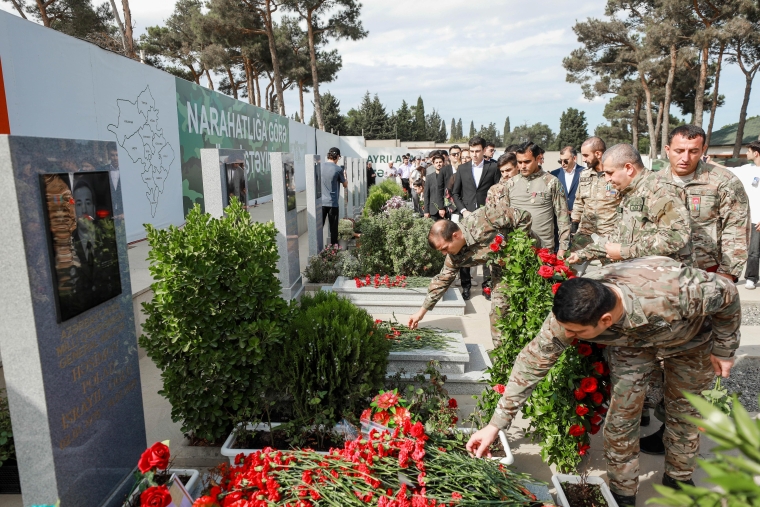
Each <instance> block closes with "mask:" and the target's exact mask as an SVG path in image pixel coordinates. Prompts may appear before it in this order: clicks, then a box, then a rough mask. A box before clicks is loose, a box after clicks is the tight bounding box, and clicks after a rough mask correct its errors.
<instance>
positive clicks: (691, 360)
mask: <svg viewBox="0 0 760 507" xmlns="http://www.w3.org/2000/svg"><path fill="white" fill-rule="evenodd" d="M740 324H741V304H740V301H739V294H738V291H737V290H736V287H735V286H734V284H733V283H731V282H730V281H729V280H727V279H726V278H724V277H721V276H718V275H716V274H714V273H708V272H706V271H702V270H699V269H696V268H692V267H688V266H686V265H684V264H682V263H680V262H678V261H675V260H673V259H669V258H667V257H644V258H641V259H634V260H631V261H626V262H620V263H615V264H611V265H608V266H605V267H602V268H601V269H600V270H598V271H595V272H594V273H592V274H590V275H587V277H584V278H574V279H572V280H567V281H565V282H563V283H562V285H561V286H560V287H559V290H557V294H556V295H555V298H554V305H553V307H552V313H551V314H549V316H548V317H547V318H546V320H545V321H544V324H543V327H542V328H541V331H540V332H539V334H538V335H537V336H536V337H535V338H534V339H533V341H531V342H530V343H529V344H528V345H526V346H525V348H524V349H523V350H522V352H520V354H519V355H518V357H517V359H516V361H515V365H514V368H513V369H512V374H511V375H510V378H509V383H508V384H507V386H506V389H505V391H504V394H503V395H502V397H501V399H500V400H499V403H498V407H497V409H496V410H495V412H494V414H493V417H492V418H491V421H490V422H489V424H488V425H487V426H486V427H485V428H482V429H481V430H479V431H478V432H477V433H475V434H473V436H472V437H471V438H470V440H469V442H468V443H467V450H468V451H470V452H473V453H475V454H476V455H477V456H478V457H480V456H482V455H483V454H484V453H485V452H486V451H487V448H488V446H489V445H490V444H491V443H492V442H493V441H494V439H495V438H496V436H497V434H498V431H499V430H500V429H507V428H509V426H510V425H511V423H512V420H513V419H514V416H515V414H516V413H517V410H518V409H519V408H520V406H521V405H522V404H523V403H525V400H526V399H527V398H528V397H529V396H530V393H531V392H532V391H533V389H534V388H535V386H536V385H537V384H538V383H539V382H540V381H541V380H542V379H543V378H544V377H545V376H546V374H547V373H548V371H549V370H550V369H551V368H552V366H553V365H554V363H555V362H556V361H557V360H558V359H559V357H560V355H561V354H562V352H563V350H564V349H565V348H566V347H568V346H569V345H571V344H572V343H573V341H574V340H576V339H579V340H585V341H588V342H591V343H596V344H600V345H602V344H603V345H606V346H607V349H606V353H607V358H608V361H609V367H610V378H611V381H612V392H611V398H610V405H609V411H608V413H607V420H606V422H605V425H604V452H605V457H606V459H607V475H608V477H609V479H610V488H611V490H612V492H613V494H614V495H615V497H616V499H617V502H618V504H619V505H635V501H636V499H635V495H636V491H637V488H638V480H639V479H638V475H639V457H638V453H639V449H638V440H639V414H640V413H641V409H642V406H643V404H644V394H645V389H646V383H647V380H648V378H649V374H650V372H651V370H652V368H653V366H654V365H655V363H656V362H657V361H658V360H659V359H660V358H662V359H664V365H665V371H666V377H665V378H666V383H665V410H666V414H667V419H666V430H665V446H666V449H667V452H666V457H665V475H664V476H663V484H665V485H667V486H670V487H680V486H681V485H682V484H683V483H687V484H693V482H692V481H691V475H692V472H693V471H694V468H695V465H696V458H697V455H698V452H699V432H698V430H697V427H696V426H695V425H694V424H692V423H690V422H688V421H686V420H685V419H683V416H685V415H690V416H695V417H696V416H697V415H698V414H697V412H696V410H695V409H694V408H693V407H692V406H691V404H690V403H689V402H688V401H687V400H686V398H685V397H684V395H683V392H689V393H693V394H697V395H698V394H699V393H700V392H701V391H702V390H705V389H708V388H709V386H710V384H711V382H712V380H713V376H714V375H722V376H724V377H728V374H729V372H730V370H731V366H732V365H733V356H734V353H735V352H736V349H737V348H738V347H739V340H740V333H739V326H740ZM568 438H571V437H569V436H568Z"/></svg>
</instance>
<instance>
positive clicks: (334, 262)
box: [303, 245, 342, 283]
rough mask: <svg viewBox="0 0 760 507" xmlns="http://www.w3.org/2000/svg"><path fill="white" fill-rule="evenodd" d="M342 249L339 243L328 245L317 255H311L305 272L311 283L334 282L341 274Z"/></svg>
mask: <svg viewBox="0 0 760 507" xmlns="http://www.w3.org/2000/svg"><path fill="white" fill-rule="evenodd" d="M341 253H342V252H341V250H340V248H339V247H338V245H328V246H326V247H325V248H324V249H323V250H322V251H321V252H319V253H318V254H317V255H312V256H311V257H309V263H308V264H307V265H306V269H305V270H304V272H303V274H304V275H306V278H308V280H309V282H310V283H333V282H334V281H335V279H336V278H338V276H340V275H341V270H340V259H341Z"/></svg>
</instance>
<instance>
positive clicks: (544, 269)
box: [538, 266, 554, 278]
mask: <svg viewBox="0 0 760 507" xmlns="http://www.w3.org/2000/svg"><path fill="white" fill-rule="evenodd" d="M538 274H539V276H542V277H543V278H551V277H553V276H554V268H552V267H551V266H541V267H540V268H538Z"/></svg>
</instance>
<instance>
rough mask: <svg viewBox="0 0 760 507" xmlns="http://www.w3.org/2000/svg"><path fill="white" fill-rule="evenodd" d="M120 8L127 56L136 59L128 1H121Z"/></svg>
mask: <svg viewBox="0 0 760 507" xmlns="http://www.w3.org/2000/svg"><path fill="white" fill-rule="evenodd" d="M121 7H122V9H123V10H124V38H125V39H127V56H128V57H130V58H137V54H136V53H135V43H134V40H135V39H134V35H133V34H132V11H131V10H130V9H129V0H121Z"/></svg>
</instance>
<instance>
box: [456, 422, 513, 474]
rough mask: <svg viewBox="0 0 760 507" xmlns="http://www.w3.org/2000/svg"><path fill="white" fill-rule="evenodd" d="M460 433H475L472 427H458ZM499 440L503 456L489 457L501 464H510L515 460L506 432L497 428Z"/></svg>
mask: <svg viewBox="0 0 760 507" xmlns="http://www.w3.org/2000/svg"><path fill="white" fill-rule="evenodd" d="M458 430H459V431H460V432H462V433H467V434H472V433H475V429H474V428H459V429H458ZM499 442H500V443H501V448H502V449H503V450H504V454H505V456H504V457H503V458H499V457H494V458H491V459H492V460H494V461H498V462H499V463H501V464H502V465H511V464H512V463H514V462H515V457H514V456H513V455H512V449H510V447H509V441H508V440H507V434H506V433H504V432H503V431H502V430H499Z"/></svg>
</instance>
